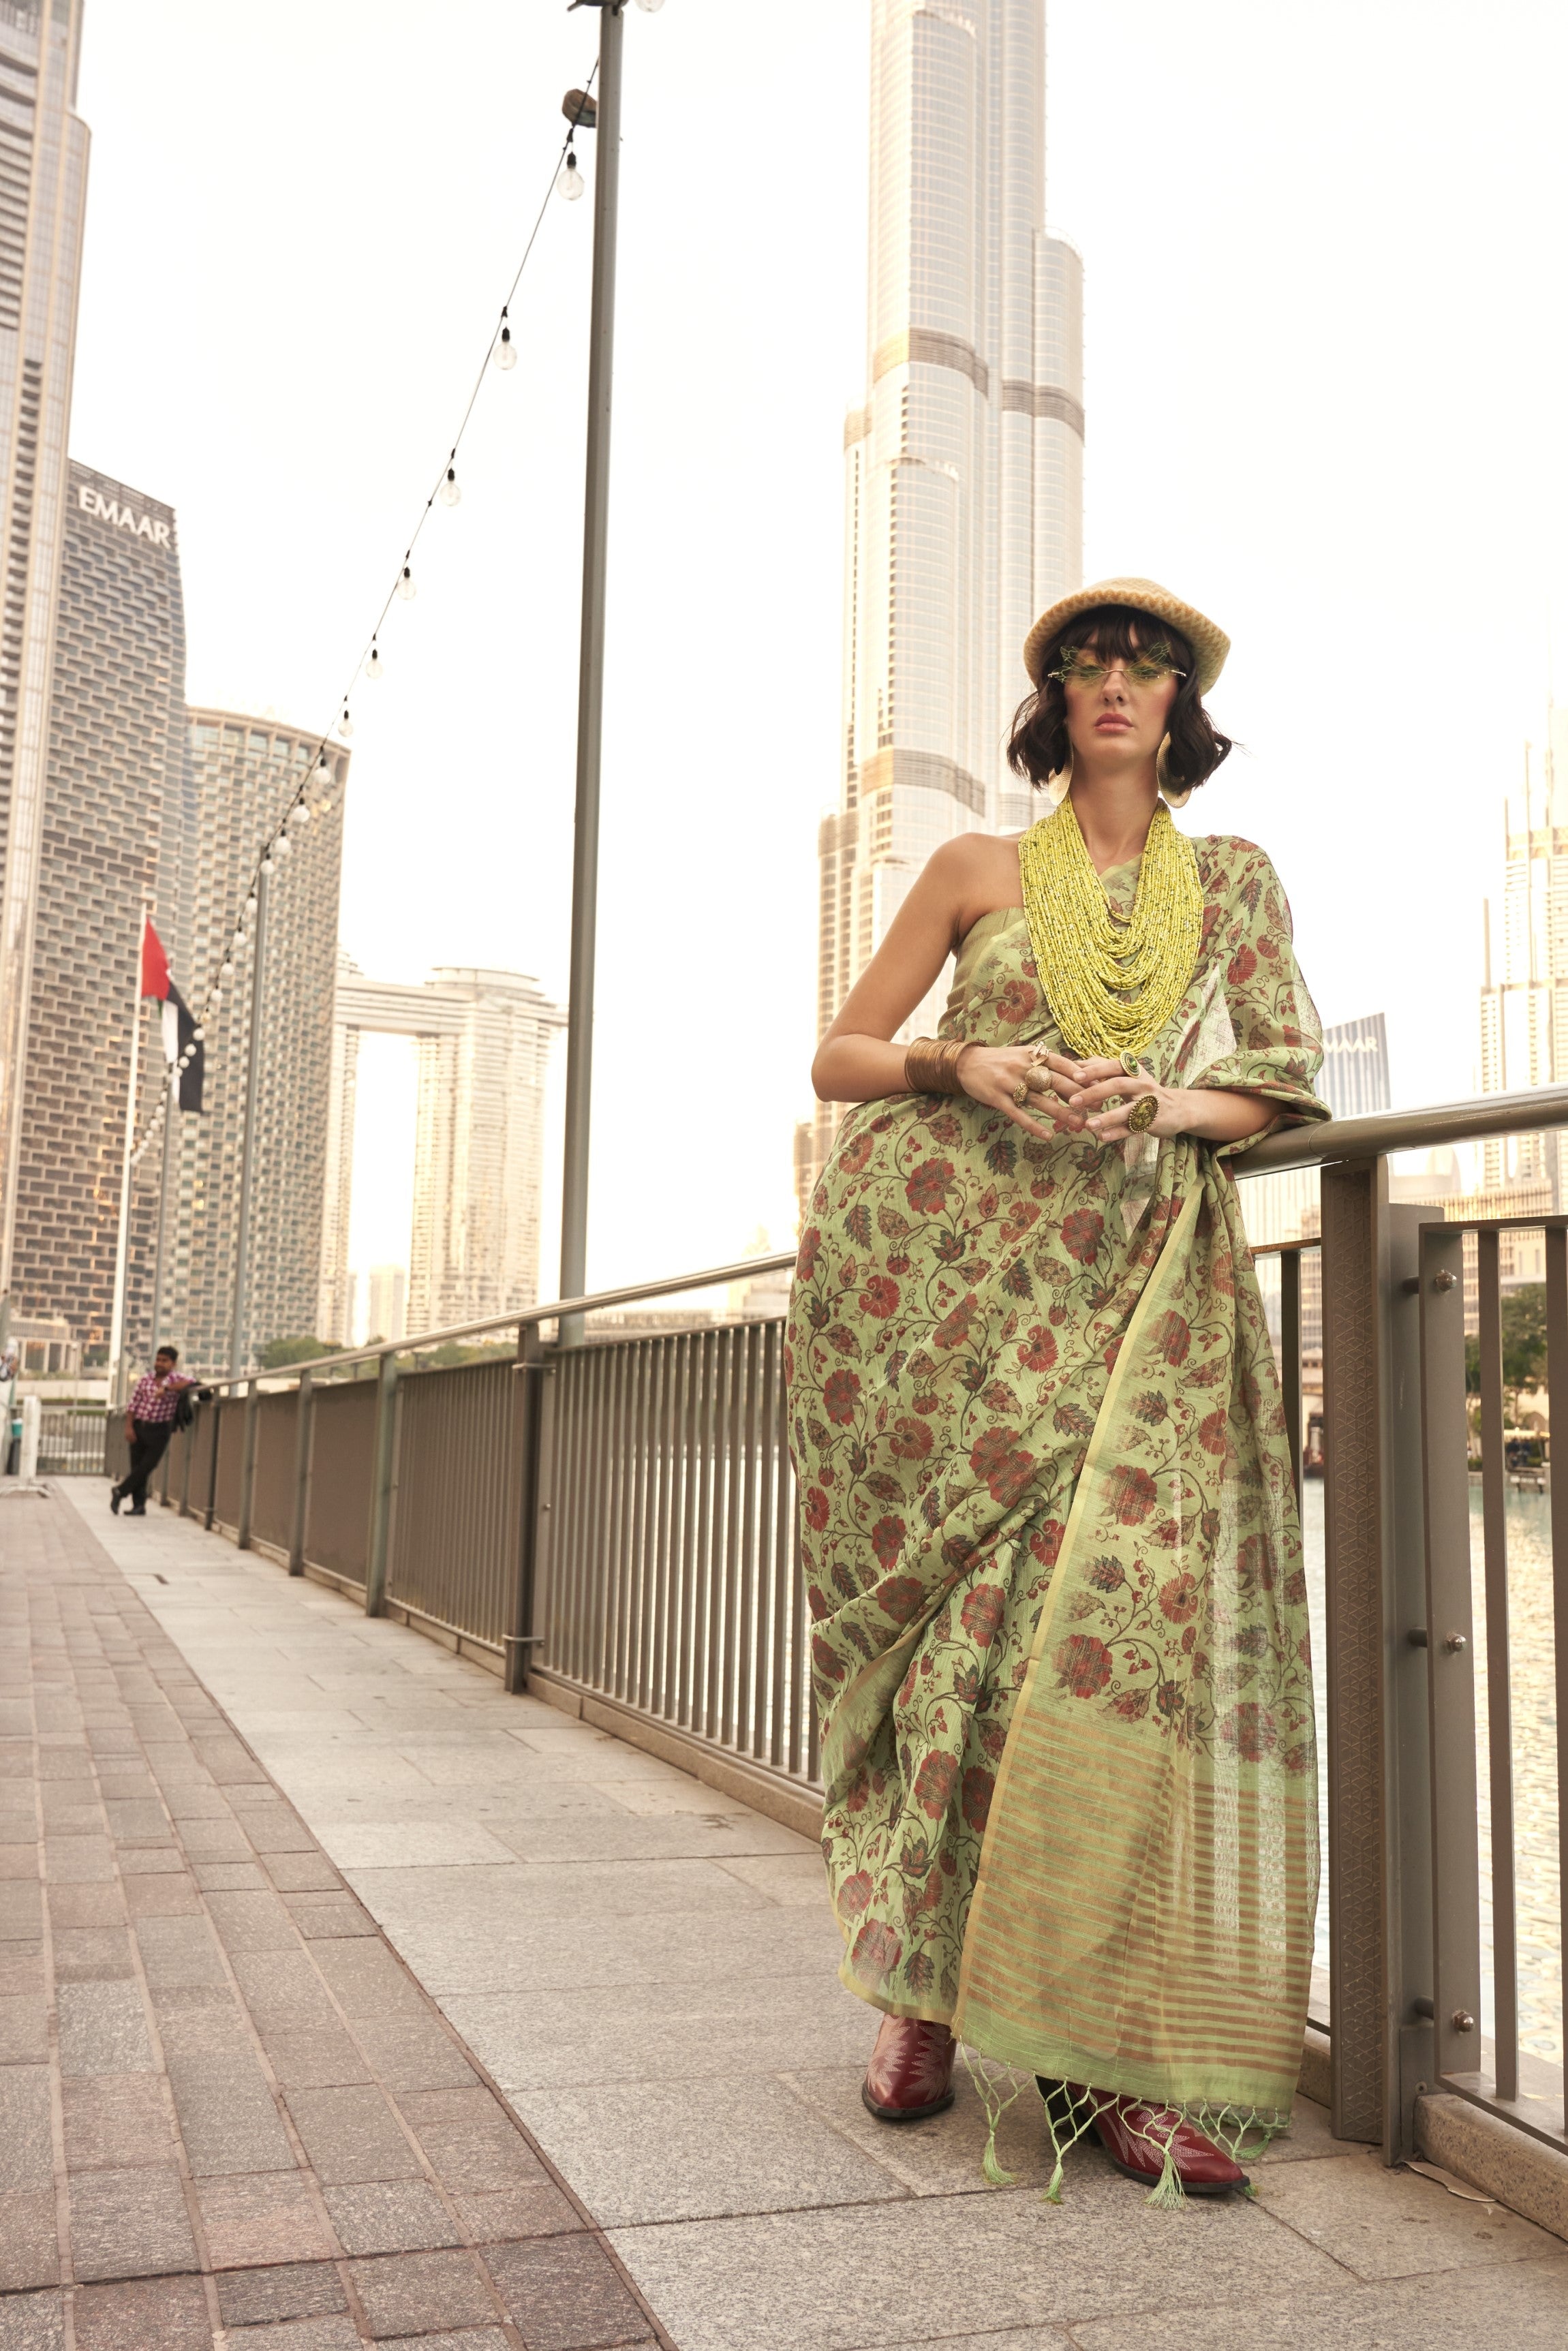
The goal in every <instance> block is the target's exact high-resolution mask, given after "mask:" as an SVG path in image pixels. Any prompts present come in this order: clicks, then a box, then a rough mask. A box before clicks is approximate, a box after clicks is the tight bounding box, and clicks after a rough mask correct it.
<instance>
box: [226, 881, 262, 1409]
mask: <svg viewBox="0 0 1568 2351" xmlns="http://www.w3.org/2000/svg"><path fill="white" fill-rule="evenodd" d="M269 870H270V869H269V868H268V866H267V864H266V863H265V862H264V863H263V865H262V868H261V872H260V873H259V874H258V875H257V877H256V927H255V929H254V931H253V932H252V935H251V973H250V1035H249V1037H248V1038H247V1039H246V1074H245V1131H244V1133H243V1134H242V1136H241V1138H240V1160H239V1215H238V1217H237V1218H236V1219H235V1224H236V1230H235V1280H234V1321H233V1324H232V1326H231V1328H230V1331H229V1374H230V1377H231V1378H233V1377H235V1376H237V1374H239V1373H240V1372H241V1371H242V1370H245V1369H246V1368H247V1365H248V1359H249V1355H250V1346H249V1343H248V1339H247V1336H246V1313H247V1311H248V1308H249V1304H250V1301H249V1297H248V1289H249V1282H250V1223H251V1209H252V1206H253V1195H254V1191H255V1186H256V1111H257V1107H258V1105H259V1102H260V1099H261V1017H262V990H263V988H264V987H265V986H266V982H267V877H268V872H269ZM254 1384H255V1383H254V1382H253V1383H252V1386H253V1387H254Z"/></svg>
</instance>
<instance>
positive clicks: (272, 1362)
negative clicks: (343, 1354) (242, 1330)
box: [261, 1338, 338, 1372]
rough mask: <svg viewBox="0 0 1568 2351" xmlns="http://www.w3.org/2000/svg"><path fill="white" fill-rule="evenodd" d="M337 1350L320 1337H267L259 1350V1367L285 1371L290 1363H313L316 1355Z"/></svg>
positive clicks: (269, 1370) (329, 1353)
mask: <svg viewBox="0 0 1568 2351" xmlns="http://www.w3.org/2000/svg"><path fill="white" fill-rule="evenodd" d="M337 1352H338V1351H337V1349H336V1348H335V1347H329V1346H328V1345H327V1344H326V1343H325V1342H324V1341H322V1340H320V1339H306V1338H298V1339H269V1340H268V1341H267V1344H266V1346H265V1347H264V1348H263V1349H262V1351H261V1368H262V1370H263V1371H264V1372H282V1371H287V1368H288V1366H289V1365H290V1364H309V1363H313V1362H314V1361H315V1359H316V1357H317V1356H318V1355H334V1354H336V1353H337Z"/></svg>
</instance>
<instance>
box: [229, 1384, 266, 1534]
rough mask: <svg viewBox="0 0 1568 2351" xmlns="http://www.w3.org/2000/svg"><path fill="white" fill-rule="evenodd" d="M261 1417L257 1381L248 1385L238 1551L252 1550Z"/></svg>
mask: <svg viewBox="0 0 1568 2351" xmlns="http://www.w3.org/2000/svg"><path fill="white" fill-rule="evenodd" d="M260 1416H261V1386H260V1384H259V1382H258V1381H256V1380H255V1379H251V1380H248V1381H247V1382H246V1391H245V1438H244V1450H243V1452H242V1453H241V1455H240V1465H239V1525H238V1527H237V1528H236V1530H235V1550H236V1551H248V1550H249V1549H250V1518H251V1504H252V1502H253V1501H254V1499H255V1496H256V1428H257V1426H258V1423H259V1420H260Z"/></svg>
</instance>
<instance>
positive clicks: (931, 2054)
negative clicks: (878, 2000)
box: [861, 2016, 956, 2123]
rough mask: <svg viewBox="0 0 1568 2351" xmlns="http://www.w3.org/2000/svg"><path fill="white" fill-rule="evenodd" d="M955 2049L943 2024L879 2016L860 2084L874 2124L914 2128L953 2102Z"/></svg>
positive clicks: (903, 2017) (951, 2037) (916, 2019)
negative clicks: (873, 2040) (870, 2051)
mask: <svg viewBox="0 0 1568 2351" xmlns="http://www.w3.org/2000/svg"><path fill="white" fill-rule="evenodd" d="M955 2049H956V2043H955V2041H954V2039H953V2036H952V2034H951V2033H950V2032H948V2030H947V2027H946V2025H945V2024H927V2023H925V2022H924V2021H923V2020H922V2019H921V2018H920V2017H917V2016H884V2017H883V2020H882V2029H881V2031H880V2032H878V2034H877V2036H876V2047H875V2048H874V2049H873V2051H872V2053H871V2064H869V2065H868V2066H867V2068H866V2077H865V2080H864V2082H863V2083H862V2085H861V2096H862V2098H863V2099H864V2100H865V2103H866V2105H867V2106H868V2107H869V2108H870V2110H871V2112H872V2113H873V2115H874V2116H876V2118H877V2120H878V2122H879V2123H917V2122H919V2121H920V2120H921V2119H922V2117H923V2116H925V2115H939V2114H942V2113H943V2112H944V2111H945V2110H946V2108H947V2107H948V2106H950V2105H952V2103H953V2055H954V2051H955Z"/></svg>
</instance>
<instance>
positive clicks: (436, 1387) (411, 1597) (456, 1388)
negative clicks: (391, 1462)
mask: <svg viewBox="0 0 1568 2351" xmlns="http://www.w3.org/2000/svg"><path fill="white" fill-rule="evenodd" d="M399 1395H400V1397H401V1404H400V1407H399V1409H400V1411H401V1413H402V1423H401V1426H400V1429H399V1433H398V1457H397V1503H396V1511H395V1515H394V1518H393V1522H392V1561H391V1568H390V1573H389V1576H388V1582H387V1597H388V1599H389V1600H395V1601H398V1602H400V1603H401V1604H402V1605H403V1606H404V1607H407V1608H417V1609H418V1610H419V1611H420V1613H421V1614H422V1615H425V1616H430V1617H433V1618H434V1620H435V1621H436V1622H437V1623H438V1624H441V1625H450V1626H451V1627H452V1628H453V1629H454V1630H455V1631H456V1632H460V1633H465V1634H466V1635H469V1636H470V1637H471V1638H472V1639H474V1640H476V1641H480V1642H483V1643H485V1644H486V1646H488V1647H491V1648H494V1649H497V1650H500V1649H501V1647H502V1645H503V1643H504V1641H505V1639H506V1635H507V1630H508V1620H509V1615H510V1609H511V1596H512V1584H513V1582H514V1579H515V1575H516V1572H517V1546H518V1509H519V1501H520V1494H519V1487H518V1480H517V1472H518V1462H517V1446H516V1443H515V1441H514V1438H515V1429H516V1420H517V1372H516V1369H515V1367H514V1365H513V1364H511V1363H510V1362H501V1363H487V1364H458V1365H456V1366H455V1367H453V1368H450V1369H443V1370H440V1371H432V1372H414V1373H411V1374H407V1375H405V1376H404V1377H403V1379H402V1381H401V1382H400V1383H399Z"/></svg>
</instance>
